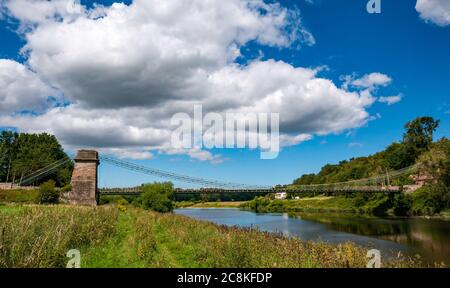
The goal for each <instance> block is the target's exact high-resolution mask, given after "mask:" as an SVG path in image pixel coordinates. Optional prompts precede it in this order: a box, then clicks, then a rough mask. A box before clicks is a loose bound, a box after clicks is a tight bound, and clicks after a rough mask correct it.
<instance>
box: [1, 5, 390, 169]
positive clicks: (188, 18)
mask: <svg viewBox="0 0 450 288" xmlns="http://www.w3.org/2000/svg"><path fill="white" fill-rule="evenodd" d="M62 1H63V0H60V1H58V0H56V1H44V2H45V3H42V2H43V1H37V0H14V1H6V5H7V7H8V8H9V9H10V10H9V14H10V15H12V16H13V17H16V18H18V19H19V20H20V21H21V23H22V26H23V27H26V29H25V28H24V29H23V30H22V31H23V33H24V35H25V37H26V40H27V42H26V46H25V47H24V49H23V51H24V52H26V55H27V57H28V58H27V65H29V66H30V67H31V69H32V70H33V71H35V72H36V73H34V72H31V70H26V71H27V72H26V73H25V74H27V73H28V74H30V75H34V76H36V79H43V81H45V83H50V84H51V85H52V87H55V88H56V89H58V91H59V92H60V93H62V94H63V95H64V96H65V97H67V98H68V99H70V101H71V105H69V106H67V107H64V108H63V107H58V108H53V109H50V110H49V111H47V112H46V113H43V114H41V115H38V116H32V115H3V114H2V115H0V126H14V127H18V128H20V129H21V130H22V131H26V132H41V131H46V132H49V133H53V134H55V135H56V136H57V137H58V138H59V139H60V140H61V141H62V142H63V143H64V145H65V146H67V147H71V148H81V147H92V148H97V149H101V150H102V151H107V152H109V153H115V154H116V155H118V156H119V157H129V158H136V159H138V158H139V159H141V158H150V157H152V154H151V153H150V152H149V151H153V150H159V151H160V152H161V153H166V154H186V155H189V156H190V157H191V158H193V159H198V160H200V161H210V162H213V163H219V162H220V161H223V159H221V157H220V156H219V155H213V154H212V153H211V152H209V151H204V150H199V149H192V150H187V151H186V150H185V151H179V150H173V149H171V148H170V138H171V137H170V135H171V127H170V125H169V123H170V118H171V117H172V115H174V114H175V113H178V112H187V113H190V114H192V110H193V105H194V104H199V103H200V104H202V105H203V109H204V112H205V113H207V112H218V113H223V114H224V113H226V112H235V113H244V114H245V113H249V112H252V113H259V112H269V113H270V112H279V113H280V120H281V123H280V124H281V127H280V132H281V141H282V143H281V144H282V146H289V145H296V144H298V143H301V142H303V141H307V140H309V139H311V138H312V137H313V135H326V134H330V133H340V132H342V131H345V130H347V129H354V128H357V127H361V126H362V125H364V124H366V123H367V122H368V121H369V120H370V119H371V117H370V115H369V113H368V112H367V108H368V107H370V105H372V103H373V102H374V101H375V100H376V98H375V97H374V96H373V95H372V90H373V88H374V87H376V86H386V85H388V84H389V83H390V82H391V79H390V78H389V77H388V76H387V75H384V74H380V73H372V74H368V75H366V76H364V77H363V78H361V79H359V80H354V79H352V80H353V82H352V85H354V86H358V87H361V88H365V89H364V90H363V91H353V92H352V91H347V89H341V88H338V87H337V86H336V85H335V84H334V83H333V82H332V81H331V80H328V79H325V78H320V77H318V76H317V73H318V69H310V68H301V67H293V66H292V65H290V64H287V63H285V62H282V61H274V60H267V61H261V60H254V61H250V62H249V63H248V64H247V65H237V64H235V60H236V57H238V56H239V55H240V52H239V51H240V48H241V47H242V46H244V45H246V44H247V43H248V42H250V41H256V42H258V43H259V44H260V45H269V46H274V47H279V48H285V47H291V46H297V45H299V44H303V45H304V44H308V45H310V44H312V43H314V38H313V37H312V35H310V34H309V32H307V31H306V30H305V28H304V27H302V25H301V19H300V17H299V12H298V11H292V10H288V9H286V8H283V7H281V6H280V5H279V4H266V3H264V2H262V1H240V0H228V1H215V0H194V1H179V0H166V1H164V2H161V1H156V0H135V1H134V2H133V4H131V5H129V6H127V5H125V4H118V3H116V4H114V5H112V6H111V7H97V8H95V9H94V10H87V9H85V8H84V7H81V9H79V11H78V12H76V13H74V12H73V11H71V10H70V9H69V11H67V9H66V8H65V6H64V5H63V2H62ZM23 5H32V6H29V7H34V8H33V9H34V12H33V13H29V12H27V11H23V7H24V6H23ZM33 9H30V10H33ZM64 9H66V10H64ZM261 11H264V13H261ZM16 64H17V63H16ZM17 65H20V64H17ZM38 76H39V77H38ZM15 78H17V77H15ZM39 81H41V80H39ZM41 82H42V81H41ZM42 83H44V82H42ZM24 86H25V85H24ZM44 86H45V85H44ZM45 87H46V88H43V90H42V89H36V88H35V89H33V92H34V93H32V94H33V95H34V96H33V97H34V98H33V97H31V96H30V99H32V98H33V99H34V100H33V101H43V99H44V98H46V94H48V92H47V91H46V89H48V87H47V86H45ZM0 93H2V92H0ZM0 95H1V94H0ZM11 95H19V94H17V93H14V94H11ZM13 97H16V96H13ZM17 97H20V96H17ZM0 99H1V98H0ZM5 107H6V106H5ZM16 108H17V107H15V106H9V107H8V108H6V109H5V110H7V111H13V110H16ZM20 109H22V108H20ZM0 112H1V111H0Z"/></svg>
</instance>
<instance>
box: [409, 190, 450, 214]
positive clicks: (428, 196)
mask: <svg viewBox="0 0 450 288" xmlns="http://www.w3.org/2000/svg"><path fill="white" fill-rule="evenodd" d="M412 199H413V200H412V207H411V213H412V214H413V215H433V214H437V213H440V212H441V211H443V210H445V209H447V208H449V207H450V188H449V187H447V186H446V185H444V184H442V183H440V184H435V185H429V186H424V187H422V188H420V189H419V190H417V191H416V192H415V193H414V194H413V195H412Z"/></svg>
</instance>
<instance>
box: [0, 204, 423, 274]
mask: <svg viewBox="0 0 450 288" xmlns="http://www.w3.org/2000/svg"><path fill="white" fill-rule="evenodd" d="M14 209H17V210H18V211H17V212H16V213H12V212H11V211H12V210H14ZM0 231H2V234H1V235H2V236H1V237H0V259H1V260H0V267H64V266H65V265H66V261H67V260H68V259H67V258H66V256H65V253H66V252H67V251H68V250H69V249H74V248H78V249H80V251H81V262H82V267H189V268H195V267H235V268H241V267H242V268H245V267H261V268H264V267H365V266H366V263H367V258H366V253H367V251H366V249H364V248H361V247H358V246H356V245H354V244H352V243H343V244H341V245H334V244H325V243H313V242H304V241H301V240H299V239H296V238H287V237H284V236H282V235H278V234H272V233H266V232H260V231H258V230H255V229H239V228H231V227H225V226H218V225H215V224H212V223H208V222H201V221H197V220H193V219H190V218H188V217H185V216H180V215H174V214H170V213H169V214H160V213H155V212H150V211H145V210H142V209H137V208H132V207H125V206H101V207H98V208H87V207H68V206H31V207H28V206H10V207H8V206H0ZM416 261H417V260H412V259H401V260H399V259H397V260H393V261H391V262H387V261H383V265H384V266H385V267H417V266H421V265H422V264H421V263H419V262H416Z"/></svg>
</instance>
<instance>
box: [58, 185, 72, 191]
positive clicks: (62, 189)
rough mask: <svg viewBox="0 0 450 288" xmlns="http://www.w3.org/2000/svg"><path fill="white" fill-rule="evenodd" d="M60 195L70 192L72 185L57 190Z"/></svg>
mask: <svg viewBox="0 0 450 288" xmlns="http://www.w3.org/2000/svg"><path fill="white" fill-rule="evenodd" d="M59 191H60V192H61V193H66V192H70V191H72V185H70V184H67V185H65V186H64V187H62V188H61V189H60V190H59Z"/></svg>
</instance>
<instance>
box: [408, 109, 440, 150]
mask: <svg viewBox="0 0 450 288" xmlns="http://www.w3.org/2000/svg"><path fill="white" fill-rule="evenodd" d="M438 126H439V120H434V119H433V118H432V117H418V118H416V119H414V120H412V121H409V122H408V123H406V125H405V129H406V132H405V134H404V135H403V142H404V143H408V144H412V145H413V146H414V147H416V148H418V149H422V150H427V149H428V147H429V146H430V144H431V143H433V133H434V131H435V130H436V129H437V127H438Z"/></svg>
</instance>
